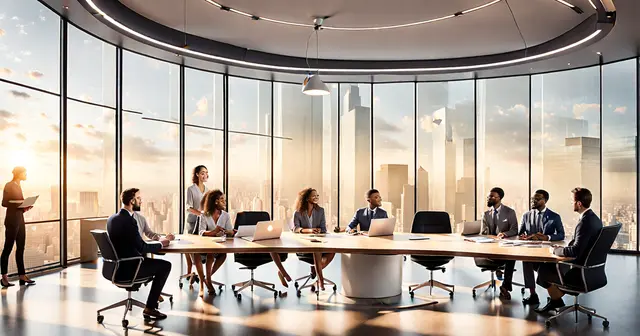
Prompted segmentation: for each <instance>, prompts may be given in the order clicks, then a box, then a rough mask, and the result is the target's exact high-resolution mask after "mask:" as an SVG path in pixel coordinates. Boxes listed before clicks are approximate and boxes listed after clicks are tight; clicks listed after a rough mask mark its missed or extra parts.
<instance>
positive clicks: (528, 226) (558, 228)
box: [518, 208, 564, 240]
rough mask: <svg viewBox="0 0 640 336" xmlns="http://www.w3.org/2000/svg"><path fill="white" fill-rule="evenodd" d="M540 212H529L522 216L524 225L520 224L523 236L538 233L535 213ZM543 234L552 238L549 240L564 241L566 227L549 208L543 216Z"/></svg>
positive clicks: (558, 216)
mask: <svg viewBox="0 0 640 336" xmlns="http://www.w3.org/2000/svg"><path fill="white" fill-rule="evenodd" d="M537 211H538V210H531V211H527V212H525V213H524V215H522V224H520V231H519V232H518V235H521V234H525V233H526V234H534V233H538V231H539V230H538V229H537V228H536V227H537V225H536V223H534V220H535V219H536V218H535V213H536V212H537ZM542 234H544V235H546V236H549V237H551V238H550V239H549V240H564V226H563V225H562V219H561V218H560V215H558V214H557V213H555V212H553V211H552V210H551V209H549V208H547V209H546V210H545V211H544V213H543V214H542Z"/></svg>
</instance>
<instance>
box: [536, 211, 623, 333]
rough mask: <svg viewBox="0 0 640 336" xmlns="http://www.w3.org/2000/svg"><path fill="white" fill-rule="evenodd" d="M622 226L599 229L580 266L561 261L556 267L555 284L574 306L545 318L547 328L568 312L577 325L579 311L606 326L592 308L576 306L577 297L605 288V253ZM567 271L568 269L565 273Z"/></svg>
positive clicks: (564, 308)
mask: <svg viewBox="0 0 640 336" xmlns="http://www.w3.org/2000/svg"><path fill="white" fill-rule="evenodd" d="M621 226H622V225H620V224H618V225H610V226H605V227H603V228H602V229H600V233H599V234H598V238H597V239H596V242H595V244H594V245H593V246H592V247H591V250H590V251H589V254H587V257H586V258H585V261H584V263H583V264H572V263H570V262H564V261H560V262H558V263H557V264H556V269H557V270H558V277H559V278H560V283H559V284H555V285H556V286H558V288H559V289H560V290H561V291H562V292H563V293H565V294H569V295H572V296H573V297H574V303H573V305H570V306H566V307H562V308H560V309H559V310H558V312H557V314H555V315H554V316H552V317H550V318H549V319H547V320H546V321H545V325H546V326H547V328H549V327H550V326H551V321H553V320H555V319H557V318H558V317H560V316H562V315H565V314H568V313H571V312H574V313H575V318H576V323H578V312H581V313H584V314H587V318H588V319H589V321H591V318H592V317H593V316H595V317H598V318H601V319H602V320H603V321H602V325H603V326H604V327H605V328H608V327H609V320H607V318H606V317H604V316H601V315H598V314H596V310H595V309H593V308H589V307H585V306H582V305H580V304H579V303H578V296H579V295H580V294H586V293H589V292H592V291H594V290H597V289H600V288H602V287H604V286H606V285H607V274H606V272H605V264H606V263H607V254H608V253H609V250H611V245H613V243H614V242H615V241H616V237H617V236H618V232H620V228H621ZM567 268H568V269H569V270H567ZM563 271H564V272H563Z"/></svg>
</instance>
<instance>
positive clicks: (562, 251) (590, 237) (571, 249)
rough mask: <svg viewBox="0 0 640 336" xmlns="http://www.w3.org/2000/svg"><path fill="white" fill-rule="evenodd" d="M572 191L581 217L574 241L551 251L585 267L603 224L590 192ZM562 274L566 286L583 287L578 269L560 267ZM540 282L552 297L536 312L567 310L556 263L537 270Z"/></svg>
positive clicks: (587, 190)
mask: <svg viewBox="0 0 640 336" xmlns="http://www.w3.org/2000/svg"><path fill="white" fill-rule="evenodd" d="M571 192H572V193H573V211H575V212H577V213H579V214H580V219H579V221H578V225H577V226H576V229H575V233H574V238H573V240H572V241H571V242H570V243H569V245H567V247H559V246H552V247H550V249H551V250H552V251H553V254H555V255H557V256H561V257H570V258H574V259H573V260H571V261H570V262H571V263H574V264H577V265H582V264H584V262H585V260H586V258H587V256H588V255H589V251H590V250H591V248H592V247H593V245H594V244H595V243H596V241H597V240H598V233H599V232H600V230H601V229H602V221H601V220H600V218H598V216H597V215H596V214H595V213H594V212H593V211H592V210H591V209H589V207H590V206H591V200H592V198H593V196H592V195H591V191H589V189H586V188H575V189H573V190H572V191H571ZM561 266H566V265H561ZM560 271H561V272H562V273H563V278H564V283H565V284H568V285H572V284H575V286H578V287H581V286H582V285H581V284H582V276H581V275H580V270H579V269H577V268H574V269H570V268H569V267H560ZM537 282H538V285H540V286H542V287H544V288H546V289H547V291H548V292H549V297H550V298H551V300H549V303H548V304H547V305H546V306H544V307H543V308H541V309H536V311H537V312H539V313H546V312H548V311H550V310H552V309H557V308H561V307H564V301H563V300H562V297H563V296H564V293H563V292H562V291H561V290H560V289H558V287H556V286H555V285H553V284H554V283H560V278H559V276H558V271H557V269H556V264H554V263H544V264H541V265H540V267H539V269H538V281H537Z"/></svg>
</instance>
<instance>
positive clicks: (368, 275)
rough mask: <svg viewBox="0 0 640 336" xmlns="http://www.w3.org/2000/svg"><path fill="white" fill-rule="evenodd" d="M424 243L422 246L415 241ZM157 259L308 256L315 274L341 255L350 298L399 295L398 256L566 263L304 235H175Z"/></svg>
mask: <svg viewBox="0 0 640 336" xmlns="http://www.w3.org/2000/svg"><path fill="white" fill-rule="evenodd" d="M417 237H425V238H427V239H425V240H416V238H417ZM176 238H177V239H176V240H174V241H172V242H171V244H170V245H169V246H167V247H165V248H163V249H162V251H161V252H162V253H270V252H275V253H313V254H314V257H315V259H316V268H317V267H318V265H320V264H319V262H320V261H319V259H320V258H321V255H322V253H341V254H342V256H341V263H342V276H341V277H342V287H343V288H342V292H343V294H344V295H345V296H347V297H353V298H385V297H392V296H396V295H400V294H401V293H402V289H401V287H402V260H403V258H402V256H403V255H430V256H454V257H481V258H491V259H506V260H521V261H531V262H553V263H557V262H558V261H562V260H568V259H569V258H563V257H558V256H555V255H553V254H552V253H551V251H550V249H549V248H548V245H545V244H540V247H532V246H529V247H528V246H509V247H507V246H503V244H500V243H499V242H498V240H496V242H492V243H476V242H471V241H468V240H467V237H463V236H461V235H460V234H409V233H394V235H393V236H381V237H368V236H364V235H356V236H353V235H349V234H346V233H327V234H326V235H306V234H295V233H292V232H283V233H282V235H281V237H280V239H269V240H262V241H257V242H251V241H248V240H245V239H241V238H227V240H226V242H218V241H219V238H213V237H203V236H197V235H178V236H176Z"/></svg>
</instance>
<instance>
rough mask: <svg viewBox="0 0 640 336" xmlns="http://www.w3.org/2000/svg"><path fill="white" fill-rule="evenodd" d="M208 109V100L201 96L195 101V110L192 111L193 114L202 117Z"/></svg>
mask: <svg viewBox="0 0 640 336" xmlns="http://www.w3.org/2000/svg"><path fill="white" fill-rule="evenodd" d="M208 110H209V100H208V99H207V97H202V98H200V100H198V102H197V103H196V110H195V112H193V114H192V115H193V116H198V117H204V116H206V115H207V111H208Z"/></svg>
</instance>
